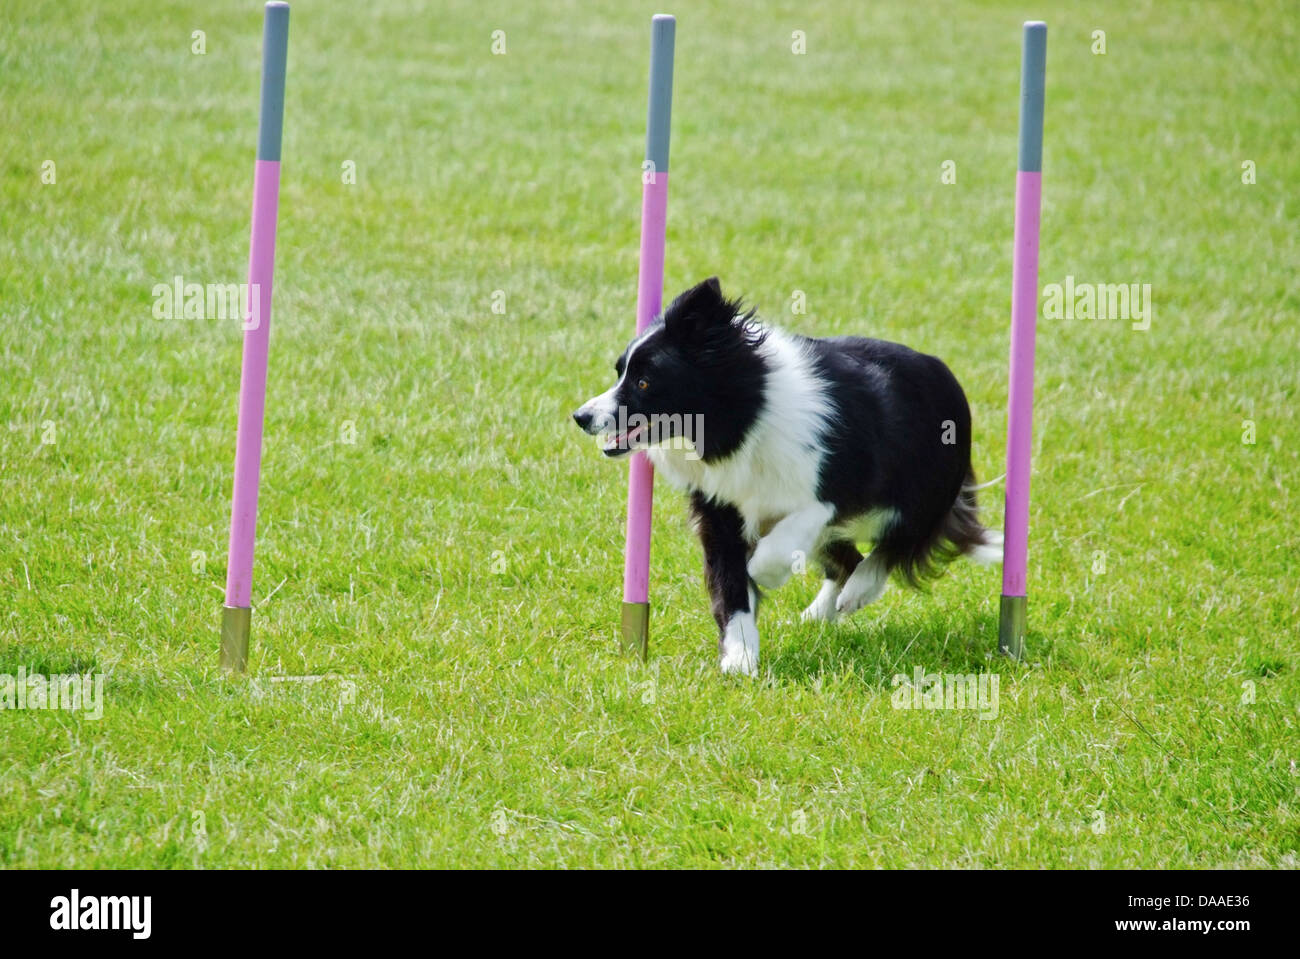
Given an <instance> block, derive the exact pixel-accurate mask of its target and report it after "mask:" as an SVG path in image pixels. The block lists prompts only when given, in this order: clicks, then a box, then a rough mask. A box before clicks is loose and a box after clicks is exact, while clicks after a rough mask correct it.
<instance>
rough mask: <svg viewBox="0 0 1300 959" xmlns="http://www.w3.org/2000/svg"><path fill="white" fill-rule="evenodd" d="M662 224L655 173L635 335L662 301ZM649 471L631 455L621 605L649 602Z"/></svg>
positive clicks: (661, 188) (644, 223)
mask: <svg viewBox="0 0 1300 959" xmlns="http://www.w3.org/2000/svg"><path fill="white" fill-rule="evenodd" d="M667 220H668V174H667V173H656V174H655V176H654V182H652V183H647V184H645V189H644V190H643V192H642V195H641V273H640V277H639V279H638V282H637V294H636V332H637V335H640V334H642V333H644V332H645V330H646V328H647V327H648V326H649V325H650V324H651V323H652V322H653V321H654V319H655V317H656V316H658V315H659V311H660V310H661V309H662V308H663V296H664V246H665V241H666V233H667ZM653 500H654V467H652V466H651V465H650V460H649V458H648V457H647V456H646V455H645V453H634V454H633V456H632V465H631V472H630V475H629V481H628V489H627V545H626V547H625V549H624V551H623V602H625V603H648V602H649V601H650V516H651V506H652V503H653Z"/></svg>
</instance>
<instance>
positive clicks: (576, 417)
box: [573, 407, 595, 431]
mask: <svg viewBox="0 0 1300 959" xmlns="http://www.w3.org/2000/svg"><path fill="white" fill-rule="evenodd" d="M594 418H595V417H594V415H593V414H592V413H591V412H590V411H589V410H588V409H587V408H586V407H583V408H582V409H580V410H578V411H577V412H576V413H574V414H573V422H575V423H577V424H578V425H579V426H580V427H582V429H583V430H585V431H590V430H591V421H592V420H593V419H594Z"/></svg>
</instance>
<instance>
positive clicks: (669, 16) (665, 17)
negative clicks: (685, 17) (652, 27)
mask: <svg viewBox="0 0 1300 959" xmlns="http://www.w3.org/2000/svg"><path fill="white" fill-rule="evenodd" d="M650 19H651V20H652V21H654V22H659V21H661V20H671V21H674V22H675V21H676V20H677V18H676V17H674V16H673V15H672V14H671V13H656V14H655V15H654V16H653V17H651V18H650Z"/></svg>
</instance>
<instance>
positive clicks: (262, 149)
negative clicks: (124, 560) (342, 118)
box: [221, 2, 289, 672]
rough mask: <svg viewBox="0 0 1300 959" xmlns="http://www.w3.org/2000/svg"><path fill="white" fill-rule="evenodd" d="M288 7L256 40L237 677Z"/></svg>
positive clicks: (236, 574)
mask: <svg viewBox="0 0 1300 959" xmlns="http://www.w3.org/2000/svg"><path fill="white" fill-rule="evenodd" d="M288 48H289V5H288V4H287V3H281V2H272V3H268V4H267V5H266V15H265V22H264V25H263V33H262V90H261V109H260V114H259V120H258V128H257V162H256V164H255V165H254V167H253V226H252V234H251V237H250V239H249V252H248V303H249V307H250V309H249V312H248V315H247V316H246V317H244V323H243V329H244V356H243V363H242V366H241V369H240V376H239V425H238V427H237V432H236V435H235V485H234V493H233V495H232V497H231V507H230V547H229V558H228V563H227V566H226V605H225V608H224V609H223V610H222V619H221V665H222V667H223V668H225V669H228V670H231V671H234V672H242V671H243V670H244V669H245V668H246V667H247V665H248V640H249V633H250V630H251V624H252V599H253V545H254V541H255V540H256V537H257V491H258V480H259V477H260V475H261V469H262V424H263V422H264V420H265V417H266V367H267V356H268V353H269V351H270V345H271V281H272V277H273V275H274V273H275V227H276V217H277V214H278V212H279V205H280V141H281V131H282V128H283V124H284V81H285V65H286V61H287V59H288Z"/></svg>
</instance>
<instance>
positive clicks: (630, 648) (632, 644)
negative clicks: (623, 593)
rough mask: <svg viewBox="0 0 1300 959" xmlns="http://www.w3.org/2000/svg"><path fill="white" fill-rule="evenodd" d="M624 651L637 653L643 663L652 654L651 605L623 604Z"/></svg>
mask: <svg viewBox="0 0 1300 959" xmlns="http://www.w3.org/2000/svg"><path fill="white" fill-rule="evenodd" d="M623 651H624V652H625V653H636V654H637V655H638V656H640V657H641V660H642V662H644V661H645V659H646V657H647V656H648V655H649V653H650V604H649V603H629V602H626V601H624V603H623Z"/></svg>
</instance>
